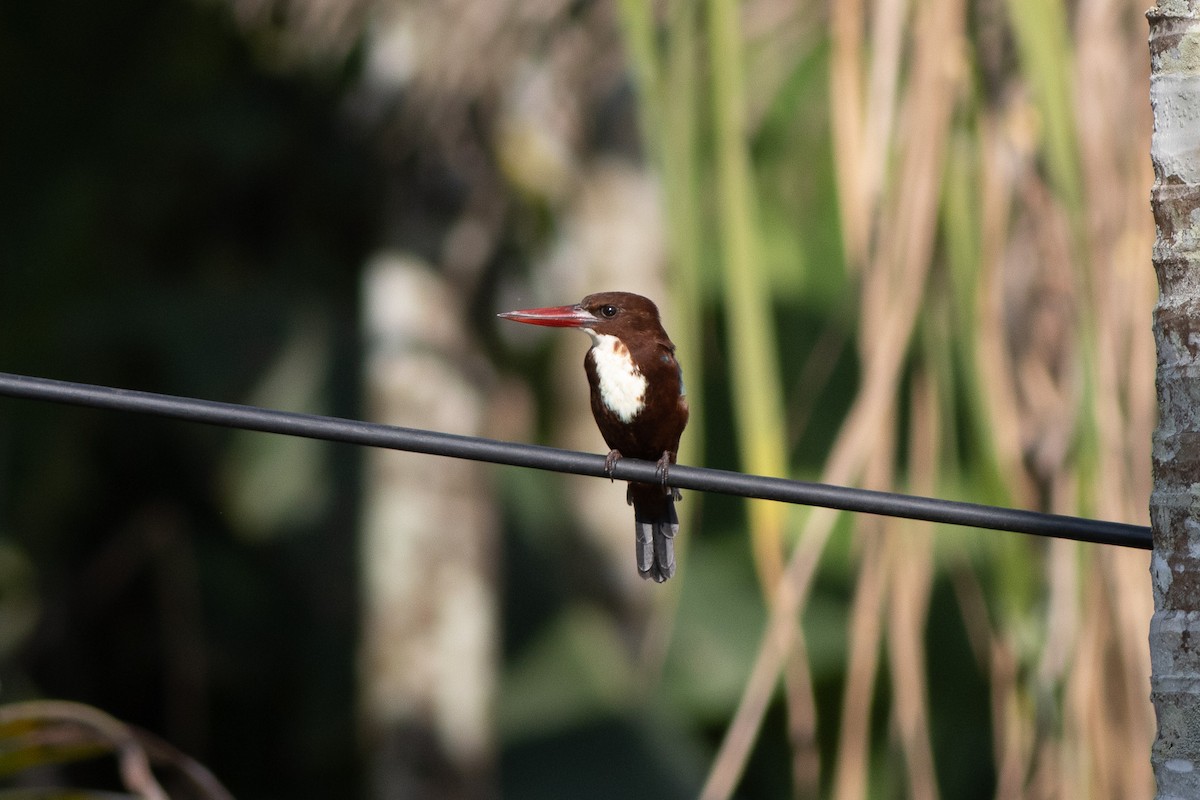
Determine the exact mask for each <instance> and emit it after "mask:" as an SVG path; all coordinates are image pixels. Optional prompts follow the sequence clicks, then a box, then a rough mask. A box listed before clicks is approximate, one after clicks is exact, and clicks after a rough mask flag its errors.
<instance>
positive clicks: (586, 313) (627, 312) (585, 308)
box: [498, 292, 667, 341]
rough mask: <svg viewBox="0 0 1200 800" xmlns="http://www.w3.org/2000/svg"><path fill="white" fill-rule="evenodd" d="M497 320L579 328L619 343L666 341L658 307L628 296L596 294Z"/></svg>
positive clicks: (506, 313) (504, 315) (510, 312)
mask: <svg viewBox="0 0 1200 800" xmlns="http://www.w3.org/2000/svg"><path fill="white" fill-rule="evenodd" d="M498 316H500V317H502V318H504V319H511V320H514V321H516V322H524V323H527V324H529V325H545V326H548V327H551V328H582V329H584V330H588V331H594V332H595V333H599V334H605V335H608V336H615V337H617V338H618V339H621V340H622V341H629V340H630V339H634V338H637V337H639V336H654V337H655V338H658V337H661V338H663V339H666V338H667V335H666V333H665V332H664V331H663V329H662V323H661V322H660V321H659V318H658V307H657V306H655V305H654V303H653V302H651V301H650V300H648V299H647V298H645V297H642V296H641V295H640V294H633V293H632V292H599V293H597V294H589V295H588V296H587V297H585V298H583V299H582V300H580V301H579V302H578V303H576V304H575V305H573V306H553V307H549V308H528V309H524V310H521V311H506V312H504V313H503V314H500V315H498Z"/></svg>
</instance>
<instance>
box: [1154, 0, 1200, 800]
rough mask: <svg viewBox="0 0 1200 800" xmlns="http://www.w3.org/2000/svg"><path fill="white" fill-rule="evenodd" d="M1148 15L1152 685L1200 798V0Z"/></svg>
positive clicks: (1159, 764) (1161, 739)
mask: <svg viewBox="0 0 1200 800" xmlns="http://www.w3.org/2000/svg"><path fill="white" fill-rule="evenodd" d="M1148 16H1149V19H1150V55H1151V78H1150V101H1151V105H1152V107H1153V111H1154V136H1153V139H1152V142H1151V148H1150V152H1151V160H1152V162H1153V164H1154V188H1153V190H1152V206H1153V209H1154V221H1155V226H1156V229H1157V238H1156V241H1155V244H1154V267H1155V271H1156V272H1157V274H1158V283H1159V299H1158V305H1157V306H1156V308H1155V312H1154V336H1155V340H1156V342H1157V348H1158V379H1157V385H1158V404H1159V423H1158V428H1157V429H1156V430H1155V433H1154V442H1153V462H1154V491H1153V493H1152V495H1151V500H1150V518H1151V524H1152V526H1153V528H1154V554H1153V558H1152V560H1151V566H1150V572H1151V578H1152V584H1153V589H1154V609H1155V610H1154V616H1153V618H1152V620H1151V623H1150V658H1151V670H1152V671H1151V687H1150V692H1151V699H1152V700H1153V702H1154V707H1155V711H1156V713H1157V715H1158V735H1157V738H1156V739H1155V742H1154V748H1153V752H1152V764H1153V767H1154V775H1155V779H1156V780H1157V782H1158V795H1157V796H1158V797H1159V798H1160V799H1161V800H1167V798H1184V797H1200V0H1164V1H1163V2H1160V3H1159V4H1158V5H1157V6H1156V7H1155V8H1154V9H1152V10H1151V11H1150V13H1149V15H1148Z"/></svg>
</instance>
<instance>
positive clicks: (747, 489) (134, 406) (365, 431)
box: [0, 373, 1152, 550]
mask: <svg viewBox="0 0 1200 800" xmlns="http://www.w3.org/2000/svg"><path fill="white" fill-rule="evenodd" d="M0 395H8V396H9V397H19V398H25V399H30V400H45V401H49V402H54V403H67V404H71V405H79V406H90V407H93V408H106V409H110V410H114V411H132V412H135V413H139V414H153V415H155V416H160V417H169V418H172V419H180V420H187V421H189V422H203V423H207V424H209V425H221V426H224V427H227V428H240V429H244V430H252V431H263V432H266V433H280V434H285V435H288V436H303V437H305V438H309V439H324V440H327V441H333V442H346V443H349V444H359V445H366V446H368V447H383V448H388V449H391V450H407V451H410V452H414V453H426V454H429V455H438V456H449V457H451V458H466V459H471V460H474V461H487V462H491V463H494V464H509V465H512V466H517V467H531V468H534V469H544V470H551V471H554V472H569V473H574V474H577V475H590V476H593V477H608V475H607V474H606V473H605V471H604V456H601V455H596V454H593V453H581V452H577V451H574V450H561V449H559V448H555V447H542V446H539V445H531V444H518V443H514V442H500V441H496V440H494V439H483V438H479V437H476V436H458V435H455V434H450V433H439V432H437V431H427V430H420V429H416V428H398V427H393V426H390V425H381V424H378V423H371V422H358V421H355V420H348V419H339V418H337V417H325V416H319V415H316V414H299V413H295V412H291V411H273V410H271V409H265V408H257V407H254V406H244V405H237V404H234V403H218V402H213V401H211V400H196V399H193V398H187V397H175V396H173V395H165V394H154V393H152V392H138V391H131V390H128V389H113V388H109V387H105V386H94V385H91V384H84V383H69V382H66V381H57V380H51V379H48V378H33V377H29V376H25V375H13V374H10V373H0ZM612 477H613V478H615V479H618V480H634V481H644V482H657V480H658V478H657V475H656V465H655V464H654V462H652V461H640V460H637V459H632V458H626V459H622V460H620V461H618V462H617V464H616V467H615V468H614V470H613V474H612ZM668 483H669V484H670V485H672V486H677V487H679V488H681V489H694V490H698V491H706V492H720V493H722V494H731V495H740V496H742V497H757V498H762V499H764V500H777V501H780V502H784V503H797V504H800V505H808V506H824V507H826V508H836V509H840V510H842V511H854V512H860V513H865V514H878V515H882V516H892V517H905V518H907V519H919V520H925V521H927V522H941V523H945V524H948V525H966V526H970V527H974V528H988V529H991V530H1002V531H1013V532H1016V533H1028V534H1033V535H1035V536H1052V537H1056V538H1059V539H1074V540H1076V541H1081V542H1094V543H1097V544H1109V545H1121V546H1124V547H1138V548H1142V549H1145V550H1149V549H1150V548H1151V547H1152V544H1151V537H1150V529H1149V528H1147V527H1143V526H1140V525H1129V524H1126V523H1123V522H1104V521H1102V520H1094V519H1084V518H1081V517H1069V516H1064V515H1060V514H1043V513H1041V512H1037V511H1023V510H1020V509H1013V508H1000V507H997V506H985V505H979V504H976V503H962V502H958V501H954V500H938V499H935V498H931V497H916V496H913V495H904V494H896V493H893V492H876V491H871V490H868V489H854V488H849V487H845V486H831V485H829V484H823V483H808V482H805V481H793V480H787V479H785V478H768V477H764V476H761V475H745V474H743V473H740V472H730V471H727V470H719V469H707V468H702V467H688V466H684V465H676V466H673V467H671V472H670V476H669V479H668Z"/></svg>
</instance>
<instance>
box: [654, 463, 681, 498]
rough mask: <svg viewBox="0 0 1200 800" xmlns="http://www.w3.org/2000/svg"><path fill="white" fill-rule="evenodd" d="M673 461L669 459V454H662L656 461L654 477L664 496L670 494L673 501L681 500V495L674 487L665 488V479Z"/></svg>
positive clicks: (669, 472) (668, 474)
mask: <svg viewBox="0 0 1200 800" xmlns="http://www.w3.org/2000/svg"><path fill="white" fill-rule="evenodd" d="M673 461H674V459H673V458H671V453H670V452H664V453H663V454H662V457H661V458H660V459H658V468H657V469H656V470H655V475H656V476H657V477H658V482H659V484H661V485H662V487H663V490H664V492H663V493H664V494H670V495H671V499H673V500H682V499H683V495H682V494H680V493H679V490H678V489H676V488H675V487H674V486H671V487H668V486H667V478H668V477H669V476H670V474H671V463H672V462H673Z"/></svg>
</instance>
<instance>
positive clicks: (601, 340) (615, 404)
mask: <svg viewBox="0 0 1200 800" xmlns="http://www.w3.org/2000/svg"><path fill="white" fill-rule="evenodd" d="M584 330H585V331H587V334H588V336H591V337H592V342H593V344H592V360H593V362H594V363H595V365H596V375H597V376H598V377H599V378H600V399H601V400H602V401H603V402H604V405H605V407H606V408H608V410H609V411H611V412H613V413H614V414H616V415H617V417H618V418H620V420H621V421H622V422H629V421H631V420H632V419H633V418H634V417H636V416H637V415H638V414H640V413H641V411H642V409H643V408H645V406H646V385H647V384H646V376H645V375H643V374H642V372H641V370H639V369H638V368H637V365H636V364H634V363H633V356H631V355H630V354H629V348H628V347H626V346H625V345H624V343H623V342H622V341H621V340H620V339H618V338H617V337H615V336H609V335H608V334H606V333H596V332H595V331H592V330H588V329H587V328H584Z"/></svg>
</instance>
